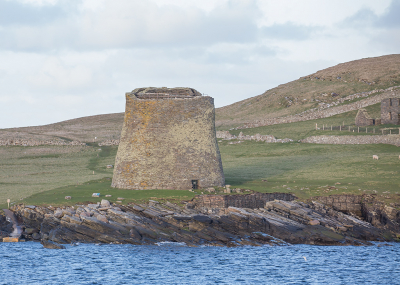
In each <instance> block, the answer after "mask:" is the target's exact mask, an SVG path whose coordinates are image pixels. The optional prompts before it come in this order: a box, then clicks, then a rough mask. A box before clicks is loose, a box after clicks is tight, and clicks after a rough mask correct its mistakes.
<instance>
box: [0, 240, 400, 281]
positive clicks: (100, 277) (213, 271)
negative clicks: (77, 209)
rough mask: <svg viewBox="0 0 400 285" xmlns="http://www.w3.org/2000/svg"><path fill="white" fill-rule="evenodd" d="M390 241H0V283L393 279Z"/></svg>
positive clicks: (394, 254)
mask: <svg viewBox="0 0 400 285" xmlns="http://www.w3.org/2000/svg"><path fill="white" fill-rule="evenodd" d="M390 245H391V246H378V244H376V245H374V246H357V247H356V246H310V245H290V246H262V247H251V246H245V247H237V248H227V247H187V246H184V245H183V244H173V243H161V244H159V245H154V246H137V245H95V244H80V245H78V246H71V245H67V246H66V249H64V250H56V249H45V248H43V246H42V245H41V244H40V243H35V242H26V243H22V242H21V243H0V284H400V244H396V243H391V244H390Z"/></svg>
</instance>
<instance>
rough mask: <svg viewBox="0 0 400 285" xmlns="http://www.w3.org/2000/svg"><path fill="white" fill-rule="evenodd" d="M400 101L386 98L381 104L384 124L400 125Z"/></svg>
mask: <svg viewBox="0 0 400 285" xmlns="http://www.w3.org/2000/svg"><path fill="white" fill-rule="evenodd" d="M399 113H400V99H399V98H386V99H383V100H382V102H381V120H382V124H393V125H400V118H399Z"/></svg>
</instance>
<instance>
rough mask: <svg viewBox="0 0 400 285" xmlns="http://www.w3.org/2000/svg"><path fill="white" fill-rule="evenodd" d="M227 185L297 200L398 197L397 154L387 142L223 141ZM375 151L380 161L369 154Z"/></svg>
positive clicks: (399, 162)
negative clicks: (333, 196) (334, 196)
mask: <svg viewBox="0 0 400 285" xmlns="http://www.w3.org/2000/svg"><path fill="white" fill-rule="evenodd" d="M221 153H222V158H223V164H224V171H225V178H226V183H227V184H231V185H232V187H238V188H248V189H252V190H256V191H260V192H289V193H294V194H296V195H297V196H298V197H299V198H302V199H307V198H309V197H312V196H320V195H331V194H341V193H349V194H364V193H368V194H378V195H379V197H380V198H381V199H389V200H390V199H398V198H399V195H398V194H399V193H400V190H399V189H398V185H399V182H400V180H399V174H400V172H399V169H400V168H399V165H400V161H399V158H398V157H399V153H400V150H399V149H398V148H397V147H395V146H390V145H314V144H300V143H286V144H266V143H262V142H250V141H247V142H244V143H241V144H234V145H229V144H228V143H227V142H224V143H222V145H221ZM373 154H378V155H379V160H373V159H372V155H373Z"/></svg>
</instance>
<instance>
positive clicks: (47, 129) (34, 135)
mask: <svg viewBox="0 0 400 285" xmlns="http://www.w3.org/2000/svg"><path fill="white" fill-rule="evenodd" d="M123 121H124V113H114V114H105V115H96V116H89V117H82V118H77V119H72V120H68V121H62V122H59V123H55V124H50V125H44V126H37V127H24V128H11V129H1V130H0V140H6V139H27V140H29V139H31V140H54V139H63V140H67V141H68V140H77V141H82V142H93V140H94V138H95V137H96V138H97V139H96V141H105V140H112V139H119V137H120V135H121V129H122V123H123Z"/></svg>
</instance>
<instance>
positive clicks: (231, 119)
mask: <svg viewBox="0 0 400 285" xmlns="http://www.w3.org/2000/svg"><path fill="white" fill-rule="evenodd" d="M396 85H400V55H399V54H396V55H387V56H381V57H374V58H366V59H360V60H355V61H351V62H347V63H342V64H338V65H336V66H333V67H330V68H327V69H324V70H320V71H317V72H316V73H314V74H311V75H308V76H304V77H301V78H299V79H298V80H295V81H292V82H289V83H286V84H282V85H279V86H278V87H275V88H273V89H270V90H268V91H266V92H264V93H263V94H261V95H258V96H255V97H251V98H248V99H245V100H242V101H240V102H237V103H234V104H232V105H229V106H225V107H222V108H219V109H217V110H216V121H217V122H216V124H217V126H225V127H234V126H238V125H242V124H243V123H245V122H252V121H254V120H260V119H266V118H275V117H280V116H287V115H293V114H297V113H300V112H302V111H304V110H307V109H310V108H314V107H316V106H317V105H318V103H319V102H326V103H329V102H331V101H332V100H335V98H338V97H344V96H347V95H351V94H355V93H359V92H366V91H371V90H375V89H385V88H388V87H391V86H396ZM332 93H336V94H338V95H339V96H337V97H332ZM290 101H291V102H290ZM289 105H290V106H289Z"/></svg>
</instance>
